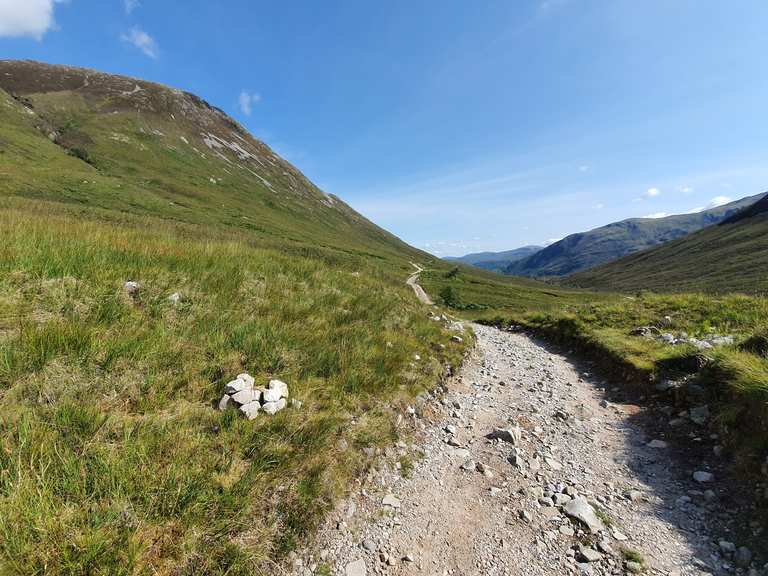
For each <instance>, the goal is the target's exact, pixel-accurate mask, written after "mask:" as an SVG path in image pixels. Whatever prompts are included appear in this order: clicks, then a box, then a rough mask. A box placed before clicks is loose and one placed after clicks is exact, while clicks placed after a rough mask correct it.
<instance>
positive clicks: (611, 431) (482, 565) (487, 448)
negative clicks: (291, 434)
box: [297, 272, 762, 576]
mask: <svg viewBox="0 0 768 576" xmlns="http://www.w3.org/2000/svg"><path fill="white" fill-rule="evenodd" d="M417 274H418V272H417ZM412 285H413V284H412ZM474 329H475V331H476V333H477V336H478V345H477V349H476V350H475V352H474V353H473V355H472V357H471V358H469V359H468V360H467V362H466V363H465V366H464V367H463V368H462V370H461V373H460V374H459V375H458V376H457V377H456V378H455V379H454V380H453V382H452V383H451V385H450V386H449V389H448V390H447V392H446V393H445V394H444V395H440V396H439V397H438V396H437V395H435V396H429V397H428V398H426V399H425V400H424V401H423V403H422V404H421V405H419V406H417V407H416V408H415V409H414V410H413V411H409V414H408V415H406V416H405V417H406V418H408V419H409V421H410V424H411V425H412V426H411V429H413V430H414V437H413V441H412V443H410V444H408V445H406V444H404V443H400V444H398V446H397V447H396V448H395V449H392V450H391V451H390V452H388V453H387V454H386V456H385V457H384V458H383V463H382V465H381V466H380V467H379V468H378V469H376V470H374V471H372V472H371V473H370V474H369V476H368V478H367V479H366V481H365V482H364V483H363V484H362V487H361V488H359V489H358V491H357V494H356V495H355V496H354V497H353V498H352V499H351V500H350V501H348V502H347V503H345V504H344V505H343V506H341V507H340V508H339V509H338V510H337V511H336V513H335V514H334V515H333V517H332V518H331V519H330V520H329V522H328V524H327V526H326V527H325V529H324V530H323V531H322V532H321V534H320V536H319V541H318V548H317V549H316V550H315V551H314V552H311V553H309V552H308V553H305V554H303V555H302V558H301V559H300V560H298V566H299V569H298V570H297V573H298V574H302V575H306V574H334V575H342V576H361V575H366V574H367V575H370V574H389V575H392V576H400V575H403V576H405V575H429V576H448V575H450V576H481V575H482V576H502V575H525V576H533V575H561V574H594V575H600V574H625V573H629V572H633V571H635V570H641V569H642V571H643V573H646V574H657V575H675V576H683V575H698V574H721V573H722V574H734V573H741V574H746V573H747V570H746V567H745V569H744V570H741V569H737V568H736V565H737V564H738V562H742V564H744V562H745V560H746V559H747V558H746V556H747V551H745V550H742V551H735V553H734V551H731V550H730V546H729V545H728V542H726V543H725V545H724V547H725V548H727V549H728V550H727V551H726V550H725V549H722V550H721V547H720V545H719V544H718V542H720V540H731V541H733V540H734V539H735V537H734V538H729V532H728V530H729V528H728V522H729V520H728V519H729V518H730V519H731V520H732V519H733V518H732V516H733V511H731V512H728V513H723V511H722V507H723V506H722V505H721V504H720V503H719V498H720V497H721V494H722V493H724V487H723V486H720V485H719V483H718V476H717V470H716V469H713V468H710V467H709V462H698V463H697V464H695V466H696V467H695V468H689V467H686V466H673V465H671V460H670V454H669V452H671V451H672V450H673V448H671V447H669V446H667V444H666V442H665V441H663V440H662V439H661V437H659V436H657V435H656V434H654V435H648V433H647V432H646V431H647V430H648V426H647V422H646V420H647V418H646V415H644V412H645V410H641V409H640V408H638V407H636V406H633V405H629V404H613V403H609V402H607V401H606V400H605V394H606V393H607V392H610V388H609V387H607V386H606V385H605V383H604V382H601V381H600V380H598V379H596V378H594V377H593V376H591V375H590V374H589V373H587V372H585V371H584V368H583V367H579V366H578V365H577V364H575V363H574V362H573V361H572V360H571V359H569V358H568V357H565V356H561V355H559V354H556V353H553V352H551V351H550V350H548V349H547V348H545V347H544V346H543V345H542V344H540V343H538V342H536V341H535V340H533V339H532V338H530V337H528V336H526V335H522V334H510V333H505V332H501V331H498V330H496V329H493V328H487V327H483V326H475V327H474ZM614 392H615V389H614ZM410 412H413V413H412V414H411V413H410ZM667 420H668V418H667V419H665V420H664V424H665V425H666V426H668V424H667ZM517 426H519V437H518V431H517V430H518V429H517ZM675 426H676V427H677V425H675ZM686 426H693V424H691V423H689V424H686ZM495 429H508V430H511V433H509V434H508V437H507V438H504V439H493V440H491V439H489V438H488V437H487V436H488V435H489V434H490V433H492V432H493V431H494V430H495ZM710 453H711V448H710ZM410 462H414V463H415V464H413V468H412V469H409V468H410V467H411V466H410V464H409V463H410ZM697 470H701V471H711V472H715V478H714V481H712V482H709V483H706V484H697V483H696V482H694V480H693V478H692V475H693V472H694V471H697ZM569 502H571V504H569ZM574 502H578V503H579V504H580V505H581V506H582V507H584V504H585V503H586V504H587V507H586V509H587V511H589V509H590V508H591V509H592V510H595V511H596V514H597V516H598V518H593V519H592V520H593V521H594V522H595V524H601V523H602V524H603V526H602V527H601V526H595V527H594V532H593V533H590V530H589V529H588V527H587V526H586V525H585V524H584V523H583V522H581V521H579V520H575V519H573V518H572V517H570V516H569V514H568V510H570V511H571V512H572V513H574V511H573V507H575V506H576V504H575V503H574ZM730 535H731V536H732V534H730ZM738 546H739V543H738V542H737V543H736V545H735V547H734V548H738ZM622 550H625V551H624V552H622ZM632 562H636V564H633V563H632ZM640 563H642V566H641V564H640ZM753 573H754V574H762V572H757V571H755V572H753Z"/></svg>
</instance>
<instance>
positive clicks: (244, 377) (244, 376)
mask: <svg viewBox="0 0 768 576" xmlns="http://www.w3.org/2000/svg"><path fill="white" fill-rule="evenodd" d="M237 379H238V380H242V381H243V382H245V383H246V384H247V385H248V387H249V388H253V385H254V384H255V383H256V381H255V380H254V379H253V376H251V375H250V374H248V373H247V372H243V373H242V374H238V375H237Z"/></svg>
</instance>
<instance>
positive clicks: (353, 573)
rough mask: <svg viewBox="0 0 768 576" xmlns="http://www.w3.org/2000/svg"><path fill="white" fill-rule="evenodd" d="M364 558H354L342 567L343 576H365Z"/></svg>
mask: <svg viewBox="0 0 768 576" xmlns="http://www.w3.org/2000/svg"><path fill="white" fill-rule="evenodd" d="M366 574H367V572H366V569H365V560H355V561H354V562H350V563H349V564H347V566H346V567H345V568H344V576H366Z"/></svg>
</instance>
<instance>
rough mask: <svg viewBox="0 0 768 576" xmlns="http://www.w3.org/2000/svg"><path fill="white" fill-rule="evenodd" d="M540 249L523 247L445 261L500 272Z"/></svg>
mask: <svg viewBox="0 0 768 576" xmlns="http://www.w3.org/2000/svg"><path fill="white" fill-rule="evenodd" d="M541 248H542V247H541V246H523V247H522V248H516V249H514V250H506V251H504V252H476V253H474V254H467V255H466V256H448V257H446V258H445V260H448V261H450V262H461V263H463V264H469V265H470V266H475V267H476V268H483V269H485V270H496V271H502V270H504V268H506V267H507V266H509V265H510V264H512V262H517V261H518V260H522V259H523V258H527V257H528V256H530V255H532V254H535V253H536V252H538V251H539V250H541Z"/></svg>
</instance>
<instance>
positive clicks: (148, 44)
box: [0, 0, 160, 58]
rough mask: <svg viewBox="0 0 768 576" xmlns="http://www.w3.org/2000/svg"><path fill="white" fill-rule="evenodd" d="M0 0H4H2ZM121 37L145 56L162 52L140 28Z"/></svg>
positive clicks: (152, 39) (0, 0)
mask: <svg viewBox="0 0 768 576" xmlns="http://www.w3.org/2000/svg"><path fill="white" fill-rule="evenodd" d="M0 2H2V0H0ZM120 39H121V40H122V41H123V42H127V43H128V44H133V45H134V46H136V48H138V49H139V50H141V51H142V52H143V53H144V55H145V56H149V57H150V58H157V57H158V56H159V54H160V50H159V48H158V46H157V42H155V39H154V38H152V36H150V35H149V34H147V33H146V32H144V31H143V30H141V29H140V28H136V27H134V28H131V30H130V32H128V33H127V34H123V35H122V36H120Z"/></svg>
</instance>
